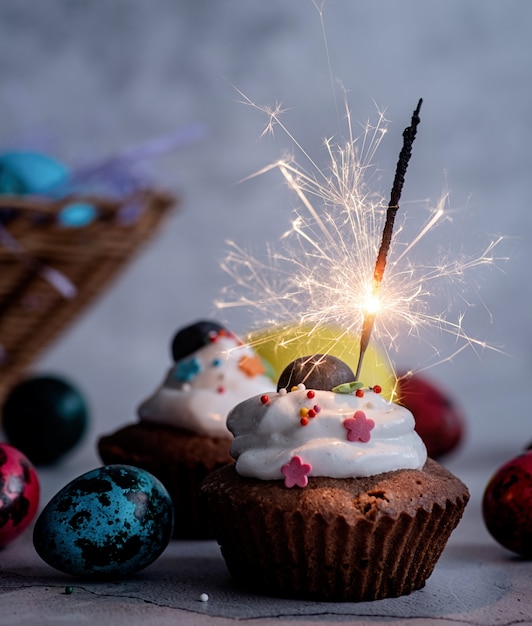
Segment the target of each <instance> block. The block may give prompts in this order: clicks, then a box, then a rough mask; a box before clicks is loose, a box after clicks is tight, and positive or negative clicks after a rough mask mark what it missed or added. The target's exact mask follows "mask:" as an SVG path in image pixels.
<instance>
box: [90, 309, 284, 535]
mask: <svg viewBox="0 0 532 626" xmlns="http://www.w3.org/2000/svg"><path fill="white" fill-rule="evenodd" d="M172 357H173V361H174V363H173V365H172V366H171V367H170V369H169V371H168V372H167V375H166V377H165V379H164V381H163V383H162V385H161V386H160V387H159V388H158V389H157V390H156V391H155V393H154V394H153V395H152V396H150V397H149V398H148V399H147V400H146V401H144V402H143V403H142V404H141V405H140V407H139V409H138V417H139V421H138V422H136V423H133V424H129V425H127V426H125V427H123V428H120V429H119V430H118V431H116V432H114V433H112V434H110V435H106V436H103V437H101V438H100V439H99V441H98V451H99V454H100V457H101V459H102V461H103V462H104V463H106V464H112V463H122V464H129V465H134V466H137V467H141V468H142V469H145V470H147V471H149V472H150V473H152V474H153V475H155V476H157V478H159V480H160V481H161V482H162V483H163V484H164V485H165V487H166V488H167V489H168V491H169V493H170V495H171V496H172V500H173V503H174V507H175V509H176V516H175V527H174V537H175V538H208V537H212V529H211V526H210V523H209V520H208V518H205V517H203V516H202V515H201V513H200V511H199V510H198V499H197V496H198V488H199V484H200V483H201V481H202V480H203V479H204V478H205V477H206V476H207V475H208V474H209V473H210V472H212V471H213V470H215V469H217V468H220V467H223V466H225V465H228V464H232V463H233V458H232V457H231V454H230V446H231V440H232V434H231V433H230V431H229V430H228V429H227V426H226V418H227V414H228V412H229V411H230V409H232V408H233V407H234V406H235V405H236V404H238V403H239V402H241V401H242V400H244V399H246V398H248V397H250V396H253V395H255V394H257V393H267V392H268V391H269V390H271V389H273V388H274V385H273V383H272V381H271V380H270V378H268V377H267V376H266V374H265V367H264V365H263V363H262V361H261V360H260V359H259V357H258V356H257V355H256V354H255V353H254V352H253V350H252V349H251V348H250V347H249V346H247V345H245V344H243V343H242V342H241V341H240V340H239V339H238V338H237V337H236V336H235V335H234V334H233V333H231V332H230V331H228V330H227V329H225V328H224V327H223V326H221V325H219V324H217V323H216V322H211V321H200V322H196V323H194V324H192V325H190V326H188V327H186V328H183V329H182V330H180V331H179V332H178V333H177V334H176V335H175V337H174V338H173V341H172Z"/></svg>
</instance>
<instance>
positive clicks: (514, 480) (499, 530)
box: [482, 451, 532, 558]
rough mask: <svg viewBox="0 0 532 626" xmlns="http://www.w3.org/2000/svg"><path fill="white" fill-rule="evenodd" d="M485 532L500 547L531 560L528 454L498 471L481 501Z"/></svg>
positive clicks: (530, 463) (530, 465)
mask: <svg viewBox="0 0 532 626" xmlns="http://www.w3.org/2000/svg"><path fill="white" fill-rule="evenodd" d="M482 514H483V516H484V522H485V524H486V527H487V529H488V531H489V532H490V533H491V535H492V536H493V538H494V539H495V540H496V541H498V542H499V543H500V544H501V545H502V546H504V547H505V548H508V550H511V551H512V552H515V553H516V554H520V555H521V556H524V557H527V558H531V557H532V451H530V452H525V453H523V454H521V455H520V456H518V457H516V458H514V459H512V460H511V461H508V462H507V463H505V464H504V465H503V466H502V467H500V468H499V469H498V470H497V471H496V472H495V474H494V475H493V476H492V477H491V479H490V481H489V482H488V484H487V486H486V489H485V491H484V496H483V499H482Z"/></svg>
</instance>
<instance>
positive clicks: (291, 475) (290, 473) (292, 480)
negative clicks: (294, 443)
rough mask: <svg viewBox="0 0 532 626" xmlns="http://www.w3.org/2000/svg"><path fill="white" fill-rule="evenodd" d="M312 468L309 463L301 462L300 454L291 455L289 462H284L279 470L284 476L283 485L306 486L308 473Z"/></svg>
mask: <svg viewBox="0 0 532 626" xmlns="http://www.w3.org/2000/svg"><path fill="white" fill-rule="evenodd" d="M311 469H312V465H310V463H303V460H302V459H301V457H300V456H297V455H296V456H293V457H292V458H291V459H290V462H289V463H285V465H283V466H282V467H281V472H282V474H283V476H284V485H285V487H293V486H294V485H297V486H298V487H306V486H307V485H308V478H307V476H308V474H309V473H310V471H311Z"/></svg>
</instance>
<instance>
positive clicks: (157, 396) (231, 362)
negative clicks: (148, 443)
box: [138, 337, 275, 438]
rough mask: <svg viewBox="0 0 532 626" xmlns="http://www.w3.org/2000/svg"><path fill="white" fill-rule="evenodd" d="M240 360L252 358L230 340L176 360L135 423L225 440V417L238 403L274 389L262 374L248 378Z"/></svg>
mask: <svg viewBox="0 0 532 626" xmlns="http://www.w3.org/2000/svg"><path fill="white" fill-rule="evenodd" d="M243 358H244V359H245V358H251V359H256V358H258V357H257V356H256V354H255V352H254V351H253V350H252V349H251V348H250V347H249V346H247V345H245V344H244V345H243V344H241V343H240V342H239V341H238V340H237V339H236V338H234V337H219V338H218V339H217V340H216V341H214V342H212V343H209V344H207V345H206V346H204V347H203V348H201V349H199V350H198V351H196V352H195V353H194V354H192V355H190V356H188V357H186V358H184V359H181V360H180V361H177V362H176V363H175V364H174V365H173V366H172V367H171V368H170V369H169V371H168V374H167V376H166V378H165V380H164V382H163V383H162V385H161V386H160V387H159V388H158V389H157V390H156V391H155V393H154V394H153V395H152V396H151V397H149V398H148V399H147V400H145V401H144V402H143V403H142V404H141V405H140V407H139V409H138V415H139V418H140V420H141V421H146V422H157V423H162V424H169V425H171V426H174V427H176V428H184V429H186V430H190V431H192V432H195V433H197V434H199V435H207V436H211V437H227V438H231V436H232V435H231V433H230V432H229V431H228V430H227V426H226V418H227V414H228V413H229V411H230V410H231V409H232V408H233V407H234V406H235V405H237V404H238V403H239V402H242V401H243V400H245V399H247V398H250V397H251V396H254V395H256V394H259V393H268V392H270V391H271V390H273V389H274V388H275V387H274V385H273V383H272V381H271V380H270V378H268V376H266V375H265V374H248V373H246V372H245V371H244V369H242V367H241V365H240V364H241V361H242V359H243Z"/></svg>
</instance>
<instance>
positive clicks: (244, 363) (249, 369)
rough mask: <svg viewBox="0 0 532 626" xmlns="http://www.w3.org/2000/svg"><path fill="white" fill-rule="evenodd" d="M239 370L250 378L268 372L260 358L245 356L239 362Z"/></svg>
mask: <svg viewBox="0 0 532 626" xmlns="http://www.w3.org/2000/svg"><path fill="white" fill-rule="evenodd" d="M238 368H239V369H240V370H241V371H242V372H244V374H247V375H248V376H249V377H250V378H253V376H258V375H259V374H264V373H265V372H266V370H265V368H264V365H263V363H262V361H261V360H260V358H259V357H258V356H243V357H242V358H241V359H240V361H239V362H238Z"/></svg>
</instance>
